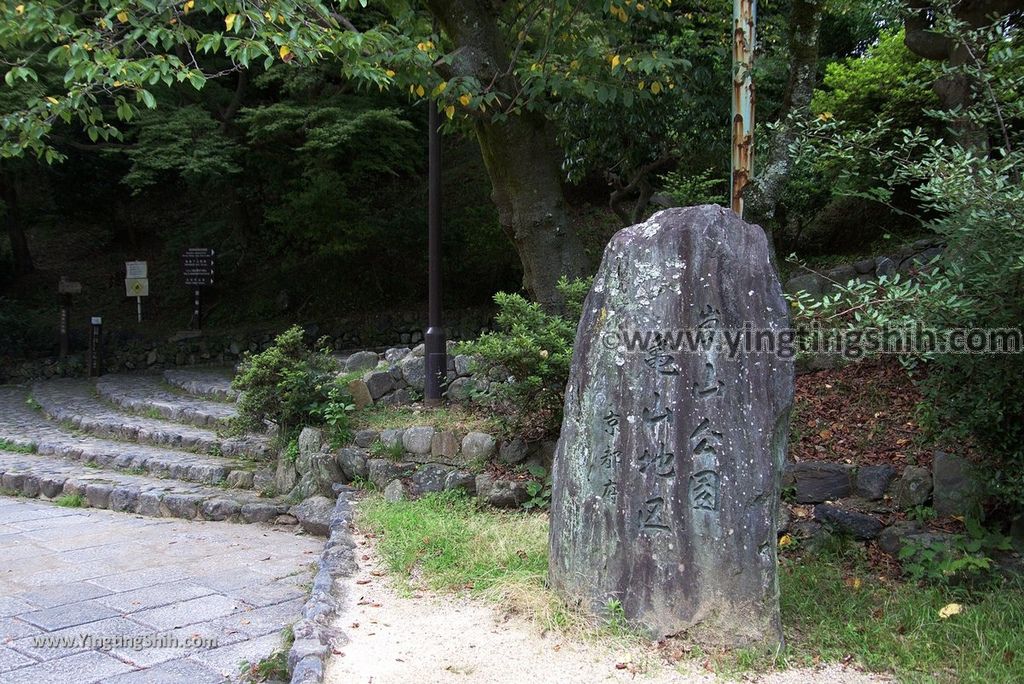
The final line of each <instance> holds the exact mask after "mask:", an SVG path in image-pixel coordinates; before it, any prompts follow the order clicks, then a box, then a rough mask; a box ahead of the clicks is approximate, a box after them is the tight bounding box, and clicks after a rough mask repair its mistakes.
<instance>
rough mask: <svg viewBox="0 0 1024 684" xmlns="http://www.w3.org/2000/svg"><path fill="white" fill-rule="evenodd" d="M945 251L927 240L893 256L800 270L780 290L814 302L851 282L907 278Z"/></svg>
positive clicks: (931, 239) (903, 249) (941, 244)
mask: <svg viewBox="0 0 1024 684" xmlns="http://www.w3.org/2000/svg"><path fill="white" fill-rule="evenodd" d="M944 248H945V243H943V242H942V241H941V240H938V239H937V238H929V239H924V240H918V241H917V242H915V243H913V244H911V245H906V246H905V247H902V248H901V249H899V250H897V251H896V252H895V253H893V254H889V255H883V256H879V257H875V258H873V259H863V260H861V261H857V262H854V263H850V264H843V265H841V266H836V267H835V268H832V269H829V270H828V271H826V272H824V273H815V272H813V271H809V270H807V269H804V268H800V269H798V270H797V272H795V274H794V275H793V276H791V277H790V278H789V280H787V281H786V284H785V286H784V288H783V289H784V290H785V291H786V293H787V294H796V293H797V292H799V291H801V290H803V291H804V292H807V293H808V294H809V295H811V296H812V297H814V298H816V299H817V298H820V297H821V296H823V295H826V294H829V293H831V292H832V291H833V290H834V288H835V284H836V283H839V284H841V285H845V284H846V283H848V282H850V281H851V280H859V281H861V282H867V281H871V280H877V279H878V278H879V277H880V276H893V275H896V274H897V273H901V274H903V275H907V274H909V273H911V272H912V271H913V270H914V269H917V268H921V267H922V266H924V265H925V264H927V263H928V262H929V261H931V260H932V259H934V258H935V257H937V256H939V255H940V254H942V250H943V249H944Z"/></svg>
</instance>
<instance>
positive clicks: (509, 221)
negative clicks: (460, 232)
mask: <svg viewBox="0 0 1024 684" xmlns="http://www.w3.org/2000/svg"><path fill="white" fill-rule="evenodd" d="M476 134H477V139H478V140H479V142H480V150H481V152H482V153H483V159H484V164H485V165H486V167H487V174H488V176H490V179H491V188H492V191H491V198H492V199H493V200H494V204H495V205H496V206H497V208H498V220H499V222H500V223H501V227H502V229H503V230H504V231H505V234H506V235H508V237H509V239H510V240H512V243H513V244H514V245H515V247H516V251H517V252H518V253H519V259H520V261H522V264H523V285H524V286H525V287H526V290H527V291H528V292H529V293H530V296H531V297H532V298H533V299H534V300H536V301H538V302H540V303H541V304H542V305H544V306H545V307H546V308H549V309H558V308H560V307H561V303H562V296H561V294H559V292H558V290H557V288H556V287H555V285H556V283H557V282H558V279H559V278H560V277H562V276H563V275H564V276H568V277H569V278H570V279H573V278H579V277H582V276H584V275H586V274H587V267H586V266H587V264H586V255H585V254H584V252H583V247H582V246H581V245H580V242H579V239H578V237H577V235H576V233H575V231H574V230H573V228H572V226H571V225H570V223H569V214H568V211H567V210H566V205H565V197H564V195H563V193H562V179H561V169H560V165H559V163H558V155H559V152H558V149H557V148H556V147H555V144H554V140H553V138H552V136H551V134H550V131H549V130H548V125H547V122H546V121H545V120H544V118H543V117H542V116H540V115H537V114H523V115H521V116H518V117H515V118H512V119H509V120H508V121H507V122H505V123H501V124H496V123H492V122H479V123H477V125H476Z"/></svg>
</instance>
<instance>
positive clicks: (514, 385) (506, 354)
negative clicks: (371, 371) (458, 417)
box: [455, 277, 590, 438]
mask: <svg viewBox="0 0 1024 684" xmlns="http://www.w3.org/2000/svg"><path fill="white" fill-rule="evenodd" d="M558 290H559V292H561V293H562V295H563V297H564V298H565V302H566V310H565V312H561V313H560V312H555V313H552V312H549V311H545V310H544V308H543V307H541V306H540V305H539V304H537V303H536V302H531V301H529V300H527V299H526V298H524V297H523V296H522V295H519V294H509V293H506V292H499V293H498V294H496V295H494V302H495V304H497V305H498V314H497V315H496V316H495V319H494V323H495V327H496V328H497V329H496V330H495V331H492V332H486V333H484V334H483V335H481V336H480V337H479V338H478V339H476V340H474V341H471V342H464V343H461V344H459V345H457V346H456V350H455V351H456V353H458V354H468V355H473V356H477V357H478V358H479V359H481V361H480V362H479V365H480V366H481V368H479V369H478V372H483V373H488V374H490V375H491V376H492V377H495V376H497V377H496V379H497V380H498V381H496V382H493V383H491V386H490V387H491V389H490V390H489V391H488V392H484V393H479V394H475V395H474V400H475V401H478V402H480V403H483V404H485V405H487V406H489V407H490V408H492V409H493V410H495V411H498V412H499V413H501V414H502V416H503V417H504V418H505V419H506V421H507V422H508V423H509V425H510V427H511V428H512V430H513V431H515V432H516V433H517V434H520V435H525V436H528V437H530V438H540V437H542V436H549V435H552V434H555V433H557V431H558V428H559V426H560V425H561V423H562V404H563V402H564V397H565V385H566V382H567V381H568V379H569V366H570V364H571V363H572V348H573V342H574V341H575V337H576V326H577V323H578V322H579V317H580V312H581V311H582V308H583V299H584V297H586V295H587V292H588V291H589V290H590V280H589V279H588V280H582V279H577V280H573V281H569V280H568V279H566V278H564V277H563V278H562V279H561V280H559V282H558Z"/></svg>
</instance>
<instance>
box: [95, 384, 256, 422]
mask: <svg viewBox="0 0 1024 684" xmlns="http://www.w3.org/2000/svg"><path fill="white" fill-rule="evenodd" d="M96 391H97V392H99V395H100V396H101V397H103V398H104V399H105V400H107V401H109V402H111V403H114V404H116V405H118V406H120V407H121V408H123V409H125V410H127V411H131V412H132V413H137V414H139V415H143V416H148V417H160V418H166V419H167V420H173V421H175V422H178V423H189V424H191V425H197V426H199V427H211V428H217V427H227V426H228V425H229V423H230V422H231V419H232V418H234V417H235V416H237V415H238V412H237V411H236V410H235V407H234V406H233V405H232V404H226V403H224V402H220V401H210V400H209V399H199V398H196V397H188V396H185V395H182V394H179V393H177V392H175V391H174V390H172V389H171V388H169V387H167V386H166V385H164V383H163V378H161V377H159V376H155V375H104V376H103V377H100V378H97V379H96Z"/></svg>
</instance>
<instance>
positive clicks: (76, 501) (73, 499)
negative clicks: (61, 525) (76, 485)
mask: <svg viewBox="0 0 1024 684" xmlns="http://www.w3.org/2000/svg"><path fill="white" fill-rule="evenodd" d="M53 503H54V504H56V505H57V506H60V507H62V508H81V507H82V506H84V505H85V497H84V496H82V495H81V494H79V493H78V492H75V493H74V494H61V495H60V496H58V497H57V498H56V499H54V500H53Z"/></svg>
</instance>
